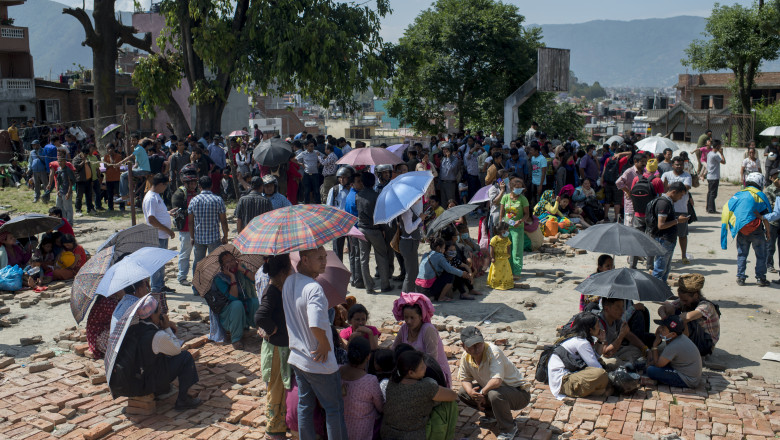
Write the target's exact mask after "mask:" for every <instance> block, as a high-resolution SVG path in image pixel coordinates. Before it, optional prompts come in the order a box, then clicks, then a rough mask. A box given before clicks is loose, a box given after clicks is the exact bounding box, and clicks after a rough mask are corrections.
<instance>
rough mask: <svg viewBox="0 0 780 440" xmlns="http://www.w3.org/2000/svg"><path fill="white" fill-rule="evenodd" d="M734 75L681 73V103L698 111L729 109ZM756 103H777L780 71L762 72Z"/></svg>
mask: <svg viewBox="0 0 780 440" xmlns="http://www.w3.org/2000/svg"><path fill="white" fill-rule="evenodd" d="M733 81H734V74H733V73H700V74H695V75H692V74H687V73H686V74H681V75H680V76H679V79H678V81H677V86H676V88H677V93H678V96H677V102H684V103H686V104H688V105H689V106H690V107H691V108H693V109H695V110H707V109H711V110H722V109H727V108H728V107H729V102H730V101H731V89H730V86H729V84H730V83H731V82H733ZM751 95H752V98H753V102H764V103H767V104H772V103H774V102H775V101H776V100H777V99H778V96H779V95H780V72H761V73H759V74H758V75H757V76H756V84H755V86H754V87H753V93H752V94H751Z"/></svg>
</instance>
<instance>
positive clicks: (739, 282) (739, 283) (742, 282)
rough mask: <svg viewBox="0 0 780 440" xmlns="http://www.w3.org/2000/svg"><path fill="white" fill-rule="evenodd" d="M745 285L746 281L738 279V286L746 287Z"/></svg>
mask: <svg viewBox="0 0 780 440" xmlns="http://www.w3.org/2000/svg"><path fill="white" fill-rule="evenodd" d="M778 281H780V280H778ZM744 285H745V280H744V279H742V278H737V286H744Z"/></svg>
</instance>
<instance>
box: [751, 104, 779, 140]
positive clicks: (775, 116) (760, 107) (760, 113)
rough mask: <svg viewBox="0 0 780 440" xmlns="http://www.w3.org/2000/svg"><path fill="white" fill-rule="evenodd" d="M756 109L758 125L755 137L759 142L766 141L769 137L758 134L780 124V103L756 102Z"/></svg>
mask: <svg viewBox="0 0 780 440" xmlns="http://www.w3.org/2000/svg"><path fill="white" fill-rule="evenodd" d="M755 110H756V111H755V112H754V114H755V115H756V126H755V133H754V135H753V139H756V140H757V141H759V142H760V141H761V140H764V141H766V140H767V139H768V138H766V137H761V136H759V135H758V134H759V133H761V132H762V131H764V129H766V128H768V127H772V126H775V125H780V103H778V102H776V103H774V104H756V105H755Z"/></svg>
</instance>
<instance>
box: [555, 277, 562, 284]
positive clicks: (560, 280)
mask: <svg viewBox="0 0 780 440" xmlns="http://www.w3.org/2000/svg"><path fill="white" fill-rule="evenodd" d="M555 284H563V278H558V279H556V280H555Z"/></svg>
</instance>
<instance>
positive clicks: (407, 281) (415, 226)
mask: <svg viewBox="0 0 780 440" xmlns="http://www.w3.org/2000/svg"><path fill="white" fill-rule="evenodd" d="M422 210H423V204H422V199H420V200H417V201H416V202H414V204H413V205H412V207H411V208H409V209H407V210H406V211H404V213H403V214H401V216H400V217H399V218H398V220H397V222H398V227H399V228H400V229H401V233H400V236H399V237H400V240H399V241H398V251H399V253H400V254H401V257H403V259H404V268H405V272H406V276H405V277H404V284H403V286H402V288H401V291H402V292H414V291H415V290H416V289H417V288H416V286H415V284H414V281H415V280H416V279H417V272H418V271H419V269H420V266H419V262H418V260H417V258H418V255H417V249H418V248H419V247H420V240H422V233H421V232H420V224H421V223H422V219H421V218H420V214H422Z"/></svg>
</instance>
